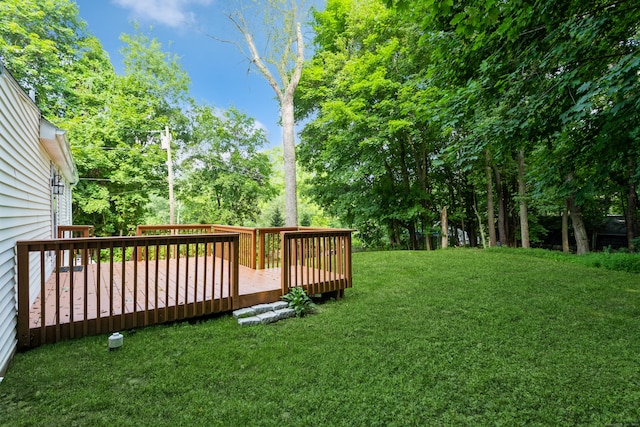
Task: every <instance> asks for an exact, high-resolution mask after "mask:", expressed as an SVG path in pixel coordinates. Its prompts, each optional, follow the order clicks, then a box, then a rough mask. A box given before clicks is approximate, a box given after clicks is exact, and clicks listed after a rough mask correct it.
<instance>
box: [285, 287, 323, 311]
mask: <svg viewBox="0 0 640 427" xmlns="http://www.w3.org/2000/svg"><path fill="white" fill-rule="evenodd" d="M280 298H281V299H283V300H284V301H286V302H288V303H289V308H293V309H294V310H295V311H296V316H297V317H302V316H304V315H305V314H309V313H311V312H313V310H314V309H315V308H316V305H315V304H314V302H313V301H312V300H311V298H310V297H309V295H307V293H306V292H305V291H304V289H302V287H300V286H297V287H295V288H291V290H289V293H288V294H286V295H284V296H282V297H280Z"/></svg>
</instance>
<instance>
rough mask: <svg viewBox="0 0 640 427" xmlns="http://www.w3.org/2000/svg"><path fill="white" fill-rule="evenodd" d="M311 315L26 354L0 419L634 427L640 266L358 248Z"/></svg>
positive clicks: (638, 390)
mask: <svg viewBox="0 0 640 427" xmlns="http://www.w3.org/2000/svg"><path fill="white" fill-rule="evenodd" d="M353 268H354V288H353V289H350V290H347V292H346V298H345V299H343V300H341V301H337V302H328V303H325V304H322V305H320V306H319V307H318V310H317V311H318V313H317V314H314V315H312V316H309V317H305V318H302V319H289V320H285V321H281V322H279V323H276V324H272V325H267V326H257V327H244V328H241V327H239V326H238V325H237V324H236V323H235V322H234V321H233V319H232V318H231V317H230V316H223V317H220V318H217V319H211V320H208V321H204V322H200V323H196V324H189V323H180V324H174V325H168V326H158V327H151V328H147V329H144V330H137V331H125V332H124V335H125V339H124V346H123V347H122V348H121V349H120V350H119V351H115V352H109V351H107V336H100V337H90V338H85V339H81V340H76V341H68V342H63V343H59V344H56V345H50V346H44V347H40V348H38V349H35V350H32V351H29V352H26V353H21V354H18V355H17V356H16V357H15V359H14V362H13V364H12V366H11V367H10V368H9V371H8V373H7V376H6V378H5V380H4V382H2V383H0V408H2V410H1V411H0V425H11V426H27V425H29V426H32V425H35V426H48V425H69V426H73V425H91V426H100V425H105V426H106V425H123V426H125V425H131V426H135V425H157V426H169V425H171V426H175V425H188V426H191V425H224V426H229V425H231V426H234V425H237V426H249V425H257V426H287V425H291V426H301V425H305V426H313V425H317V426H329V425H331V426H360V425H361V426H394V425H395V426H406V425H416V426H423V425H524V424H526V425H553V426H558V425H607V424H612V425H638V424H639V423H640V409H639V407H640V276H639V275H638V274H632V273H625V272H615V271H608V270H604V269H597V268H592V267H586V266H584V265H577V264H574V263H568V262H565V261H564V260H555V259H545V258H541V257H540V255H539V254H536V253H527V251H520V250H506V249H502V250H499V251H497V250H496V251H479V250H440V251H434V252H369V253H359V254H355V255H354V259H353Z"/></svg>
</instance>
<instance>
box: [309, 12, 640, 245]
mask: <svg viewBox="0 0 640 427" xmlns="http://www.w3.org/2000/svg"><path fill="white" fill-rule="evenodd" d="M384 3H385V4H386V5H387V7H385V5H384V4H383V3H382V2H380V1H375V0H368V1H362V2H351V1H346V0H335V1H331V2H328V3H327V7H326V9H325V11H323V12H317V13H316V14H315V16H314V18H315V29H316V38H315V42H316V44H317V48H316V50H315V55H314V57H313V58H312V60H311V61H310V64H309V65H308V67H307V69H306V70H305V72H304V75H303V80H302V81H301V84H300V89H299V93H298V104H297V105H298V114H299V116H300V117H307V116H308V117H311V118H312V119H311V120H309V122H308V124H307V125H306V126H305V128H304V130H303V132H302V143H301V145H300V158H301V159H302V161H303V164H305V167H307V168H308V169H309V170H311V171H313V172H314V176H313V181H312V184H311V186H312V193H313V194H314V196H315V200H316V201H317V202H318V203H319V204H320V205H321V206H322V207H323V208H325V209H326V210H327V211H328V212H330V213H331V214H335V215H340V217H341V219H342V220H343V221H344V222H346V223H349V224H353V225H354V226H356V227H357V226H358V224H362V223H366V221H368V220H370V219H372V218H375V219H376V220H377V221H379V222H380V226H381V227H382V229H383V231H384V232H386V233H387V234H388V236H389V238H390V240H391V243H392V244H396V243H395V242H398V241H400V240H401V239H400V236H401V235H402V234H404V233H408V234H410V235H411V234H412V233H415V230H416V229H430V228H431V227H432V226H433V225H434V224H435V223H436V221H437V219H438V218H437V212H438V211H439V208H441V207H442V206H448V210H449V212H450V213H452V216H451V219H452V220H453V222H454V225H455V226H457V227H458V228H462V227H463V224H464V227H465V228H466V229H467V230H468V231H470V232H475V230H477V229H478V228H479V227H480V224H479V222H484V221H487V220H488V217H489V215H488V212H487V209H489V208H490V207H489V205H488V203H487V198H488V197H487V196H488V195H487V190H486V189H487V184H488V182H487V177H486V175H485V173H484V168H485V167H487V166H488V167H489V168H491V169H490V174H491V175H494V177H493V178H494V180H495V181H494V183H493V186H494V189H493V190H489V191H495V192H496V194H494V200H496V201H497V203H500V204H501V207H502V208H503V209H502V212H503V214H504V215H503V218H502V219H501V221H502V224H503V225H504V226H505V227H504V230H503V231H504V233H506V234H505V236H500V240H502V241H503V242H508V243H510V244H513V243H514V242H515V240H516V238H515V236H514V230H515V229H516V228H515V227H513V226H512V225H513V224H514V223H516V221H517V219H516V215H517V213H516V212H517V209H514V207H515V206H516V205H517V204H518V203H520V201H521V200H523V201H526V202H527V204H528V207H529V210H530V211H531V213H532V216H531V218H530V220H529V221H530V222H533V224H531V227H530V229H531V230H532V231H535V230H536V228H537V227H536V224H535V218H536V217H537V216H540V215H546V214H549V213H550V212H554V214H556V215H557V213H558V212H561V211H562V209H563V208H564V203H565V200H566V199H567V198H569V197H570V198H571V199H572V200H575V205H576V209H575V217H576V219H577V218H578V217H579V216H580V214H587V213H589V212H588V211H590V210H593V207H594V206H597V208H598V209H597V211H595V214H596V215H595V216H596V217H598V218H601V217H602V216H603V215H604V214H606V213H607V212H608V211H609V210H610V209H611V208H612V207H613V208H614V209H616V211H617V210H618V209H619V208H618V207H619V206H626V209H628V210H631V211H632V212H631V213H633V214H636V215H637V213H638V206H637V204H631V205H628V204H627V201H626V195H627V194H628V193H629V191H632V192H636V193H637V188H638V182H639V181H638V176H640V174H639V173H638V171H639V170H640V163H638V160H637V159H638V158H639V156H638V153H639V152H640V145H639V144H638V141H639V139H638V136H639V135H640V127H639V125H638V123H640V120H639V117H638V111H639V109H638V106H639V105H640V104H638V97H637V96H634V94H635V93H637V92H638V90H640V87H639V85H640V80H638V78H637V65H638V63H640V62H639V61H640V51H639V50H638V46H640V43H639V42H640V32H639V31H638V27H637V22H638V20H639V19H640V9H638V8H635V7H628V8H627V7H625V6H624V5H621V4H618V3H612V4H600V3H598V4H594V3H590V2H565V3H563V4H561V5H558V4H557V2H554V1H551V0H545V1H542V2H536V3H535V4H531V5H529V4H527V5H525V4H522V3H521V2H494V1H490V2H485V1H471V2H453V1H440V2H434V1H431V0H421V1H415V2H406V1H403V0H399V1H391V0H388V1H386V2H384ZM520 150H522V151H523V152H524V154H525V166H526V167H525V184H526V185H527V186H528V188H527V190H528V193H527V194H526V196H525V197H522V198H519V197H517V196H515V193H516V192H515V191H514V190H513V189H514V188H516V184H517V183H516V178H517V176H518V175H517V168H516V167H515V165H516V158H517V153H518V152H519V151H520ZM485 156H486V159H487V160H485ZM498 178H499V179H500V181H501V182H500V186H501V187H500V189H498V188H497V179H498ZM498 191H500V194H498ZM602 199H605V200H607V201H608V203H594V202H596V201H598V200H602ZM497 203H496V204H497ZM476 211H478V214H476ZM581 211H583V212H581ZM507 223H509V224H510V225H509V227H507V226H506V225H507ZM492 226H493V224H492ZM574 226H575V227H577V226H578V224H577V223H576V224H574ZM399 230H401V231H399ZM534 238H535V236H534Z"/></svg>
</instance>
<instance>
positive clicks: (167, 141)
mask: <svg viewBox="0 0 640 427" xmlns="http://www.w3.org/2000/svg"><path fill="white" fill-rule="evenodd" d="M160 141H161V147H162V148H163V149H165V150H167V166H168V167H169V224H172V225H173V224H174V220H173V218H174V217H173V211H174V210H173V162H172V161H171V134H170V133H169V126H165V127H164V133H160Z"/></svg>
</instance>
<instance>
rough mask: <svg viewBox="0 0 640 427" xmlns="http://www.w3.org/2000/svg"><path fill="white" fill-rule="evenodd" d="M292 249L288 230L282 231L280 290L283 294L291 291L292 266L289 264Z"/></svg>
mask: <svg viewBox="0 0 640 427" xmlns="http://www.w3.org/2000/svg"><path fill="white" fill-rule="evenodd" d="M290 256H291V251H290V248H289V241H288V239H287V237H286V232H284V231H281V232H280V290H281V292H282V295H286V294H287V293H288V292H289V276H290V275H291V267H290V266H289V264H290V260H289V257H290Z"/></svg>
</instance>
